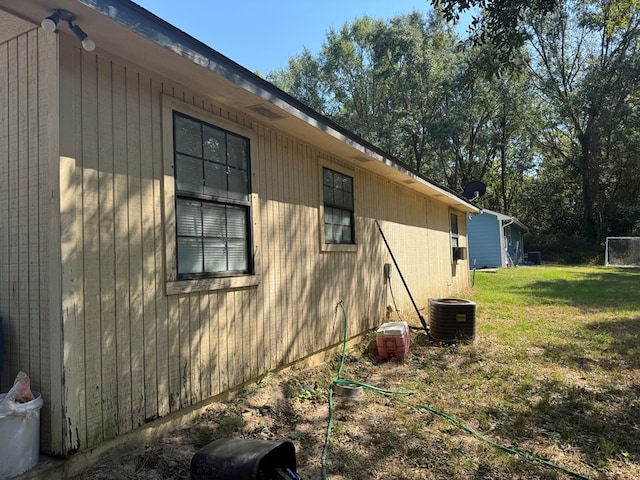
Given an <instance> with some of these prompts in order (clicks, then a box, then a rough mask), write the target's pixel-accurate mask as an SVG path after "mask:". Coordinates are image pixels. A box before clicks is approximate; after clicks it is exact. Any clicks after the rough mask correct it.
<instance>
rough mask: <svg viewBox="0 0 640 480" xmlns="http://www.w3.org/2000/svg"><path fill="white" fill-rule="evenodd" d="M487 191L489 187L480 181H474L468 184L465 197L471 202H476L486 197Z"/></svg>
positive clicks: (465, 188) (464, 193)
mask: <svg viewBox="0 0 640 480" xmlns="http://www.w3.org/2000/svg"><path fill="white" fill-rule="evenodd" d="M486 191H487V186H486V185H485V184H484V183H482V182H481V181H479V180H474V181H473V182H470V183H469V184H467V186H466V187H464V192H463V193H462V195H464V197H465V198H468V199H469V200H470V201H472V202H475V201H476V200H477V199H478V198H480V197H481V196H482V195H484V192H486Z"/></svg>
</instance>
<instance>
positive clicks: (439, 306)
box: [429, 298, 476, 343]
mask: <svg viewBox="0 0 640 480" xmlns="http://www.w3.org/2000/svg"><path fill="white" fill-rule="evenodd" d="M475 333H476V304H475V303H474V302H472V301H470V300H465V299H463V298H430V299H429V334H430V335H431V338H432V339H433V340H435V341H437V342H443V343H458V342H460V343H470V342H472V341H473V340H474V338H475Z"/></svg>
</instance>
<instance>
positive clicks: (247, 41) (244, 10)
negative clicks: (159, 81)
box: [134, 0, 431, 75]
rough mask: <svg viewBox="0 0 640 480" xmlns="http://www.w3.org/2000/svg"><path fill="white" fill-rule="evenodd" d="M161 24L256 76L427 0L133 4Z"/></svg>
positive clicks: (149, 0)
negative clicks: (361, 21) (365, 22)
mask: <svg viewBox="0 0 640 480" xmlns="http://www.w3.org/2000/svg"><path fill="white" fill-rule="evenodd" d="M134 1H135V2H136V3H138V4H139V5H140V6H142V7H144V8H146V9H147V10H149V11H151V12H152V13H154V14H155V15H157V16H159V17H160V18H162V19H163V20H165V21H167V22H169V23H171V24H173V25H174V26H176V27H178V28H179V29H181V30H183V31H185V32H187V33H188V34H189V35H191V36H192V37H195V38H197V39H198V40H200V41H201V42H204V43H206V44H207V45H208V46H210V47H211V48H213V49H215V50H217V51H218V52H220V53H222V54H223V55H225V56H227V57H229V58H230V59H231V60H233V61H235V62H237V63H239V64H240V65H242V66H243V67H245V68H247V69H249V70H251V71H254V72H255V71H258V72H260V73H261V74H262V75H265V74H267V73H269V72H270V71H273V70H277V69H280V68H284V67H286V66H287V61H288V59H289V58H290V57H292V56H294V55H297V54H299V53H301V52H302V50H303V48H304V47H306V48H307V49H309V50H310V51H311V52H312V53H314V54H315V53H318V51H319V50H320V47H321V45H322V43H323V42H324V40H325V38H326V36H327V32H328V31H329V30H330V29H331V28H335V29H339V28H340V27H342V26H343V25H344V24H345V22H349V23H351V22H352V21H353V20H355V19H356V18H358V17H363V16H365V15H369V16H370V17H374V18H382V19H388V18H391V17H394V16H396V15H401V14H405V13H410V12H412V11H413V10H417V11H419V12H423V13H425V12H427V11H428V10H429V9H430V8H431V7H430V2H429V1H428V0H316V1H313V0H262V1H258V0H231V1H229V0H226V1H223V0H181V1H178V2H176V1H175V0H172V1H169V0H134Z"/></svg>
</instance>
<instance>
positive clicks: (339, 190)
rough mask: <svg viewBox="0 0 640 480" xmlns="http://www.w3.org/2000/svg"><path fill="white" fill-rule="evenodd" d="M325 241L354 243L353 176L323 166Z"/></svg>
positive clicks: (330, 242)
mask: <svg viewBox="0 0 640 480" xmlns="http://www.w3.org/2000/svg"><path fill="white" fill-rule="evenodd" d="M322 199H323V206H324V241H325V243H329V244H350V245H352V244H354V243H355V232H354V222H353V219H354V215H353V210H354V209H353V177H350V176H349V175H345V174H342V173H340V172H336V171H335V170H331V169H328V168H325V167H323V168H322Z"/></svg>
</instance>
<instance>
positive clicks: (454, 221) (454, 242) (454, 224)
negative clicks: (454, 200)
mask: <svg viewBox="0 0 640 480" xmlns="http://www.w3.org/2000/svg"><path fill="white" fill-rule="evenodd" d="M458 238H459V236H458V216H457V215H456V214H455V213H452V214H451V246H452V247H458V246H459V245H458Z"/></svg>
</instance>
